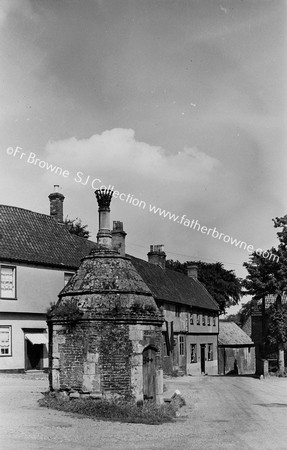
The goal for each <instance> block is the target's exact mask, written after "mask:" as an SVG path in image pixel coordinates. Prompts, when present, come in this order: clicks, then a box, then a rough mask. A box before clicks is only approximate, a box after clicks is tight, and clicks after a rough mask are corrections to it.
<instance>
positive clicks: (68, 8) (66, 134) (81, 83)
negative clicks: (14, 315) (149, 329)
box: [0, 0, 287, 277]
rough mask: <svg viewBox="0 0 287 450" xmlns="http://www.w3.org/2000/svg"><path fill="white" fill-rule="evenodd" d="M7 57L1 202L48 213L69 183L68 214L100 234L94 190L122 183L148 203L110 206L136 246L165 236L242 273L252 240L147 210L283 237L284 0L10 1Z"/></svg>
mask: <svg viewBox="0 0 287 450" xmlns="http://www.w3.org/2000/svg"><path fill="white" fill-rule="evenodd" d="M0 51H1V83H0V93H1V111H0V117H1V135H0V141H1V145H0V163H1V167H0V185H1V189H0V203H3V204H8V205H13V206H19V207H22V208H26V209H30V210H33V211H38V212H42V213H46V214H49V201H48V198H47V197H48V195H49V194H50V193H51V192H52V191H53V185H54V184H60V186H61V189H62V193H63V194H64V195H65V203H64V212H65V215H68V216H69V218H76V217H80V218H81V219H82V221H83V222H84V223H87V224H88V228H89V230H90V231H91V233H92V235H93V238H95V236H96V232H97V204H96V200H95V196H94V193H93V191H94V189H93V188H97V187H100V186H101V185H106V186H108V185H111V186H114V187H115V189H116V190H118V191H119V192H122V193H125V194H126V195H127V194H131V195H132V196H133V198H136V199H139V200H142V201H143V202H145V204H146V207H145V208H143V207H141V208H139V207H137V206H133V205H132V204H129V203H128V202H124V201H120V200H119V199H114V200H113V201H112V205H111V206H112V219H113V220H121V221H123V222H124V227H125V230H126V232H127V233H128V236H127V250H128V252H129V253H132V254H134V255H135V256H138V257H142V258H146V253H147V251H148V248H149V245H150V244H164V245H165V250H166V253H167V256H168V258H172V259H179V260H180V261H185V260H187V259H201V260H203V261H208V262H214V261H222V262H223V263H224V266H225V267H226V268H227V269H233V270H235V272H236V274H237V275H238V276H241V277H242V276H245V271H244V269H243V268H242V263H243V262H244V261H246V260H248V252H247V251H246V250H243V249H238V248H235V247H234V246H231V245H230V244H228V243H224V242H222V240H220V241H219V240H218V239H217V240H216V239H213V238H212V237H211V236H206V235H204V234H202V233H200V232H198V231H197V230H193V229H191V228H189V227H187V226H184V225H183V223H182V224H180V223H178V221H173V220H169V219H167V218H163V217H159V215H158V214H153V213H151V212H150V211H149V205H155V206H157V207H160V208H162V209H165V210H166V211H170V212H171V213H174V214H175V215H178V216H179V217H181V216H182V215H183V214H184V215H185V216H186V217H187V218H188V219H189V220H190V221H191V220H193V219H194V220H197V221H198V222H199V223H200V224H201V225H204V226H206V227H208V228H214V227H215V228H216V230H218V231H220V232H222V233H224V234H226V235H229V236H232V237H233V238H237V239H238V240H242V241H245V242H246V243H248V244H251V245H253V246H254V247H255V248H257V247H260V248H262V249H266V248H269V247H270V246H272V245H276V230H275V229H274V228H273V226H272V220H271V219H272V218H273V217H276V216H280V215H284V214H286V213H287V199H286V195H285V193H286V192H287V181H286V159H287V152H286V149H287V142H286V140H287V139H286V81H285V80H286V61H285V54H286V2H285V1H280V0H276V1H272V0H270V1H269V0H248V1H247V0H240V1H239V0H228V1H227V0H85V1H81V0H7V1H6V0H0ZM16 147H20V148H21V150H19V149H18V150H19V151H17V153H14V151H15V149H16ZM11 148H12V149H11ZM22 152H23V155H22V156H21V153H22ZM13 155H14V156H13ZM36 158H38V161H36ZM39 161H42V162H41V164H40V163H39ZM48 164H50V169H47V165H48ZM52 167H59V168H61V169H62V170H63V171H64V170H66V171H67V172H65V173H66V176H63V174H60V173H58V174H55V173H52V171H51V170H52V169H51V168H52ZM58 172H60V170H58ZM67 173H68V175H67ZM77 173H78V175H77ZM97 180H101V182H99V181H97ZM143 202H142V203H141V204H142V205H143Z"/></svg>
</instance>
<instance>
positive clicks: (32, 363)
mask: <svg viewBox="0 0 287 450" xmlns="http://www.w3.org/2000/svg"><path fill="white" fill-rule="evenodd" d="M42 368H43V344H32V343H31V342H30V341H29V340H28V339H25V370H41V369H42Z"/></svg>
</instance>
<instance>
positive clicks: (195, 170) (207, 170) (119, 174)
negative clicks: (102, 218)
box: [46, 128, 220, 209]
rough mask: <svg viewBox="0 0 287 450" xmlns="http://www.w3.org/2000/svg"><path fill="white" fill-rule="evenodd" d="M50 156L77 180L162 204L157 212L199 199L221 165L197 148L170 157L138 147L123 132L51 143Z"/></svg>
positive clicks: (145, 146) (132, 137) (130, 132)
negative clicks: (79, 175) (78, 177)
mask: <svg viewBox="0 0 287 450" xmlns="http://www.w3.org/2000/svg"><path fill="white" fill-rule="evenodd" d="M46 155H47V160H48V161H49V162H52V163H54V164H57V165H58V166H60V167H67V166H68V167H67V168H68V169H69V170H70V171H71V172H72V173H73V174H74V178H75V175H76V173H77V172H82V173H83V174H84V175H85V176H88V175H90V176H91V179H94V178H99V179H100V180H101V181H102V182H103V184H105V185H108V184H111V185H114V186H115V188H116V189H118V190H120V191H122V192H130V193H133V194H134V195H135V196H136V197H140V196H141V197H142V199H144V200H145V201H147V202H151V201H155V200H158V201H160V202H161V204H160V205H158V206H161V205H163V207H167V206H169V208H170V209H172V208H178V206H179V205H182V204H185V203H186V202H188V203H189V202H190V201H192V199H198V196H200V195H201V193H202V192H203V190H204V186H206V185H207V184H208V183H209V180H210V178H212V177H213V175H214V174H215V173H216V171H217V168H218V167H220V163H219V161H218V160H217V159H215V158H213V157H211V156H209V155H207V154H205V153H204V152H201V151H200V150H199V149H197V148H195V147H193V148H184V149H183V151H182V152H179V153H178V154H168V153H167V152H166V151H165V150H164V149H163V148H161V147H157V146H152V145H150V144H147V143H145V142H139V141H138V140H137V139H136V138H135V132H134V130H132V129H122V128H115V129H112V130H106V131H104V132H103V133H101V134H95V135H93V136H91V137H90V138H89V139H76V138H70V139H65V140H62V141H57V142H50V143H48V145H47V148H46ZM84 175H83V177H84ZM74 184H75V187H76V186H77V184H76V183H74ZM175 201H177V204H175V203H174V202H175Z"/></svg>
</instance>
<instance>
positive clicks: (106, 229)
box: [95, 189, 113, 248]
mask: <svg viewBox="0 0 287 450" xmlns="http://www.w3.org/2000/svg"><path fill="white" fill-rule="evenodd" d="M95 194H96V197H97V201H98V205H99V209H98V211H99V231H98V234H97V243H98V244H99V245H101V246H104V247H107V248H111V247H112V233H111V230H110V203H111V200H112V196H113V191H111V190H110V189H97V190H96V191H95Z"/></svg>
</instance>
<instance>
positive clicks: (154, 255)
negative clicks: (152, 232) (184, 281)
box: [147, 245, 166, 269]
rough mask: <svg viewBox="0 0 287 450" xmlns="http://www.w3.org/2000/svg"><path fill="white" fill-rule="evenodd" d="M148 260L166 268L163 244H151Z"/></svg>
mask: <svg viewBox="0 0 287 450" xmlns="http://www.w3.org/2000/svg"><path fill="white" fill-rule="evenodd" d="M147 256H148V262H149V263H151V264H154V265H155V266H159V267H161V268H162V269H165V259H166V254H165V252H164V246H163V245H151V246H150V251H149V252H148V254H147Z"/></svg>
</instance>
